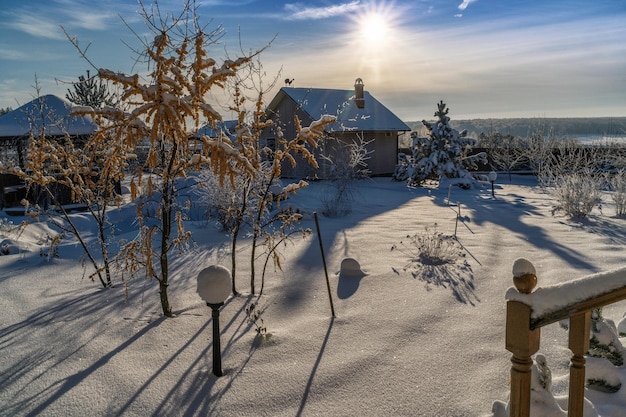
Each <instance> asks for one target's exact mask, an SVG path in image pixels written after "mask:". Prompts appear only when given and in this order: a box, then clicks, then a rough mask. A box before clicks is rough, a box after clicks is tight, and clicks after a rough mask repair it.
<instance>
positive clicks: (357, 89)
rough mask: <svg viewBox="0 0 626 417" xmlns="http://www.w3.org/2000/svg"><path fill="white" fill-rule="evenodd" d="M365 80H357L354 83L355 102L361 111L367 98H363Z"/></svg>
mask: <svg viewBox="0 0 626 417" xmlns="http://www.w3.org/2000/svg"><path fill="white" fill-rule="evenodd" d="M363 87H364V85H363V80H362V79H360V78H357V79H356V81H355V82H354V101H355V102H356V106H357V107H358V108H359V109H362V108H364V107H365V98H364V97H363Z"/></svg>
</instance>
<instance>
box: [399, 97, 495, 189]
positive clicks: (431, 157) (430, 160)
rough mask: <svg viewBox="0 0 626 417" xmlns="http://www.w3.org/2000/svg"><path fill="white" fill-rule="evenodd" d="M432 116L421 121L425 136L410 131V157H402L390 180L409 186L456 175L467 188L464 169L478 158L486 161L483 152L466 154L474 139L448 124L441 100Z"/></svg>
mask: <svg viewBox="0 0 626 417" xmlns="http://www.w3.org/2000/svg"><path fill="white" fill-rule="evenodd" d="M435 117H436V118H437V120H435V121H434V122H427V121H426V120H422V123H423V124H424V126H426V128H427V129H428V137H426V138H421V137H418V136H417V135H416V134H414V133H413V134H411V137H412V139H413V143H412V145H411V151H412V158H411V160H409V159H408V158H406V159H405V160H404V161H405V162H404V163H405V164H406V166H399V167H397V168H396V175H394V179H396V180H408V183H409V185H410V186H420V185H422V184H423V183H424V181H426V180H428V179H434V180H440V179H441V178H459V179H462V180H464V181H463V182H461V183H460V184H461V185H463V186H467V187H469V185H470V184H471V176H470V174H469V172H468V168H470V167H472V166H475V164H476V163H477V162H479V161H482V162H486V159H487V155H486V154H485V153H484V152H481V153H478V154H475V155H468V153H469V151H470V149H471V148H472V147H473V146H474V145H475V144H476V140H475V139H471V138H467V137H466V136H467V131H465V130H464V131H462V132H459V131H458V130H456V129H454V128H453V127H452V126H450V118H449V117H448V108H446V104H445V103H444V102H443V101H440V102H439V103H438V104H437V111H436V112H435ZM401 165H402V163H401Z"/></svg>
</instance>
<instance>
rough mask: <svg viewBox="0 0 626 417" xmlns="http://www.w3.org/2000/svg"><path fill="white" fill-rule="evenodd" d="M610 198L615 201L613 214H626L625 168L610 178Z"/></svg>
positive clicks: (621, 215)
mask: <svg viewBox="0 0 626 417" xmlns="http://www.w3.org/2000/svg"><path fill="white" fill-rule="evenodd" d="M610 188H611V198H612V199H613V202H614V203H615V215H616V216H618V217H624V216H626V170H623V169H622V170H620V171H619V172H618V173H617V174H616V175H615V176H614V177H613V178H611V180H610Z"/></svg>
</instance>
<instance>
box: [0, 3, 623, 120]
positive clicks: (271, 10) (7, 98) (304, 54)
mask: <svg viewBox="0 0 626 417" xmlns="http://www.w3.org/2000/svg"><path fill="white" fill-rule="evenodd" d="M145 3H146V5H148V6H149V5H151V4H152V2H151V1H149V0H146V1H145ZM159 5H160V7H161V10H162V12H164V13H166V12H168V11H170V12H174V11H180V10H181V8H182V0H160V1H159ZM196 5H197V6H198V9H197V14H198V17H199V21H200V22H201V24H206V25H207V26H206V28H207V30H212V29H216V28H221V30H222V32H221V35H220V37H219V39H218V42H217V44H215V45H213V46H212V47H211V48H210V49H209V52H210V54H211V55H212V57H214V58H216V59H218V61H219V60H220V59H223V58H224V57H225V56H226V55H227V54H228V56H236V55H237V54H240V53H241V51H242V50H243V51H244V52H248V51H250V50H257V49H260V48H263V47H265V46H266V45H268V44H270V46H269V48H267V49H266V50H264V51H263V53H262V54H261V62H262V64H263V68H264V70H265V73H266V80H265V81H266V83H267V85H269V84H270V83H271V81H272V80H273V79H276V80H278V81H277V83H276V85H275V87H274V89H273V90H272V91H271V92H270V95H271V96H273V94H274V93H275V91H277V90H278V88H280V87H282V86H284V85H285V83H284V80H285V79H293V82H292V84H291V85H292V86H295V87H307V88H308V87H315V88H339V89H352V88H353V85H354V82H355V79H357V78H361V79H362V80H363V82H364V84H365V89H366V90H368V91H369V92H370V93H371V94H372V95H373V96H374V97H376V98H377V99H378V100H379V101H381V102H382V103H383V104H384V105H386V106H387V107H388V108H389V109H391V110H392V111H393V112H394V113H395V114H396V115H398V116H399V117H400V118H401V119H402V120H404V121H415V120H422V119H424V118H427V119H428V118H432V116H433V113H434V112H435V110H436V103H438V102H439V101H440V100H443V101H444V102H446V103H447V105H448V107H449V109H450V114H449V115H450V117H451V118H452V119H455V118H456V119H468V118H502V117H530V118H537V117H604V116H610V117H620V116H626V25H625V24H624V22H625V21H626V2H625V1H624V0H598V1H593V2H591V1H588V0H584V1H583V0H545V1H541V2H535V1H527V0H526V1H521V0H509V1H501V0H395V1H392V0H384V1H383V0H378V1H369V0H316V1H306V2H290V1H287V2H285V1H267V0H205V1H200V0H198V1H197V3H196ZM138 10H139V7H138V3H137V2H135V1H132V0H102V1H99V2H92V1H89V0H45V1H41V0H30V1H28V2H15V1H13V0H0V107H3V108H4V107H12V108H16V107H18V106H19V105H21V104H24V103H26V102H28V101H30V100H31V99H32V98H33V96H34V95H36V88H35V85H38V86H39V90H40V93H41V94H57V95H60V96H64V95H65V94H66V92H67V89H68V88H69V87H70V83H71V82H72V81H75V80H77V78H78V76H80V75H83V74H85V72H86V70H88V69H90V66H89V64H88V63H87V62H86V61H85V60H84V59H83V58H81V57H80V56H79V53H78V52H77V50H76V48H74V46H73V45H72V44H71V42H70V41H69V40H68V39H67V37H66V35H65V34H64V32H63V29H62V28H61V27H63V28H64V29H65V32H66V33H67V34H68V35H69V36H70V37H72V38H74V39H77V40H78V42H79V45H80V46H81V47H83V48H84V47H87V46H89V48H88V53H87V55H88V58H89V60H90V61H91V62H92V63H93V64H94V65H95V66H96V67H98V68H107V69H111V70H114V71H121V72H125V73H142V71H145V68H142V67H141V66H140V65H134V64H135V58H134V56H135V55H134V52H133V48H136V47H138V46H140V43H139V40H138V36H139V38H141V37H143V36H145V35H146V34H147V33H149V32H148V31H147V29H146V27H145V25H143V23H142V21H141V19H140V17H139V15H138V13H137V12H138ZM131 29H132V30H131ZM91 71H92V72H93V70H91ZM223 116H224V117H225V118H229V115H228V114H223Z"/></svg>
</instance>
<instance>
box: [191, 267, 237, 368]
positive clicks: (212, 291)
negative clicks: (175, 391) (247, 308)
mask: <svg viewBox="0 0 626 417" xmlns="http://www.w3.org/2000/svg"><path fill="white" fill-rule="evenodd" d="M230 289H231V275H230V271H229V270H228V269H227V268H225V267H223V266H221V265H211V266H209V267H208V268H204V269H203V270H202V271H200V273H199V274H198V288H197V292H198V295H200V298H202V299H203V300H204V301H206V305H207V306H209V307H211V310H212V313H211V317H212V319H213V375H215V376H217V377H220V376H222V375H223V374H222V351H221V348H220V307H221V306H223V305H224V301H225V300H226V299H227V298H228V296H229V295H230Z"/></svg>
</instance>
